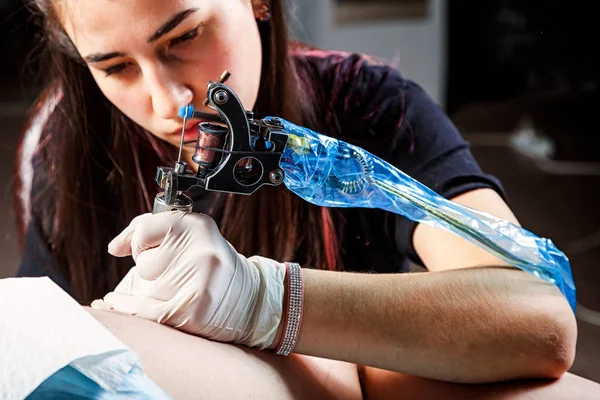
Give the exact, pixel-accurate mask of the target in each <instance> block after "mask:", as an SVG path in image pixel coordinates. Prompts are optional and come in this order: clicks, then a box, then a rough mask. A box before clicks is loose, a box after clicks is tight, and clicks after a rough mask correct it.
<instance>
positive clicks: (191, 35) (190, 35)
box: [169, 25, 200, 47]
mask: <svg viewBox="0 0 600 400" xmlns="http://www.w3.org/2000/svg"><path fill="white" fill-rule="evenodd" d="M199 28H200V25H198V26H197V27H195V28H194V29H192V30H191V31H188V32H186V33H184V34H183V35H181V36H178V37H176V38H174V39H172V40H171V42H170V43H169V46H170V47H175V46H177V45H179V44H182V43H185V42H189V41H191V40H194V39H196V38H197V37H198V30H199Z"/></svg>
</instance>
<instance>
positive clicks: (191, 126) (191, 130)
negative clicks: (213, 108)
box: [169, 120, 202, 136]
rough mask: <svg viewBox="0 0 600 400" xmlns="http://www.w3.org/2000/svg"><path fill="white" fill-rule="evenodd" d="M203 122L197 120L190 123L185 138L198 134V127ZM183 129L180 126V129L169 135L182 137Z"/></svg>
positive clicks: (187, 125)
mask: <svg viewBox="0 0 600 400" xmlns="http://www.w3.org/2000/svg"><path fill="white" fill-rule="evenodd" d="M201 122H202V121H200V120H196V121H192V122H188V123H187V124H186V125H185V126H186V128H185V136H188V135H189V134H190V133H196V134H197V133H198V125H200V123H201ZM181 128H183V127H182V126H180V127H179V128H177V129H176V130H174V131H172V132H171V133H169V135H177V136H181Z"/></svg>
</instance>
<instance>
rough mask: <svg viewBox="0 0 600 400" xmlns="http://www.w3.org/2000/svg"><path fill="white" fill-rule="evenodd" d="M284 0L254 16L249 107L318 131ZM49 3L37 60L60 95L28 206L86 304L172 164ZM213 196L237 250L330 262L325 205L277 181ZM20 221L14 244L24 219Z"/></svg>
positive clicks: (110, 282) (113, 268)
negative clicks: (115, 242) (111, 250)
mask: <svg viewBox="0 0 600 400" xmlns="http://www.w3.org/2000/svg"><path fill="white" fill-rule="evenodd" d="M282 1H283V0H272V1H271V15H272V18H271V20H270V22H260V21H257V23H258V25H259V30H260V34H261V39H262V44H263V71H262V76H261V87H260V92H259V97H258V101H257V105H256V107H255V110H254V112H255V114H256V115H257V116H258V117H261V116H265V115H276V116H281V117H283V118H285V119H288V120H290V121H292V122H295V123H297V124H302V125H304V126H308V127H310V128H312V129H315V130H319V128H320V127H321V124H320V122H319V121H320V120H321V118H320V117H319V116H318V115H317V113H316V111H315V110H317V109H318V105H317V104H315V102H314V101H312V100H313V98H312V97H313V96H312V95H311V94H310V91H309V90H308V88H306V87H304V88H303V87H301V85H300V83H299V82H300V81H302V80H301V79H298V77H297V72H296V70H295V68H294V63H293V61H292V58H291V57H290V54H289V42H288V36H287V28H286V23H285V19H284V10H283V5H282ZM49 3H50V1H48V0H36V1H35V5H36V6H37V8H36V9H37V14H38V15H39V16H40V17H41V21H43V28H44V35H43V40H44V41H43V46H42V47H43V49H44V61H43V63H42V65H44V66H45V69H46V71H47V74H48V75H47V76H46V77H45V82H46V85H45V86H46V88H47V90H46V91H45V93H44V95H43V96H48V95H53V94H56V92H60V93H62V97H61V100H60V101H59V103H58V105H57V107H56V109H55V110H54V112H53V113H52V114H51V116H50V117H49V119H48V121H47V122H46V124H45V126H44V129H43V133H42V138H41V140H40V145H39V146H38V150H37V155H36V157H37V158H39V159H40V160H41V164H40V166H37V167H36V178H35V182H34V187H37V189H36V190H35V193H36V194H35V196H34V197H32V199H31V210H30V212H31V214H32V215H33V216H35V217H36V218H37V219H38V220H39V221H41V222H40V223H41V225H42V226H41V229H42V232H43V233H45V235H46V239H47V240H48V242H49V243H48V245H49V246H50V249H51V251H52V255H53V257H54V259H55V261H56V265H57V266H58V268H60V271H59V272H60V273H61V274H62V275H63V276H64V277H65V278H66V279H67V280H68V282H70V284H71V286H72V290H73V294H74V296H75V298H76V299H77V300H79V301H80V302H82V303H88V302H90V301H91V300H93V299H95V298H99V297H101V296H103V295H104V294H105V293H106V292H108V291H110V290H112V289H113V288H114V287H115V286H116V284H117V283H118V282H119V280H120V279H122V277H123V276H124V275H125V273H126V272H127V270H128V269H129V268H130V267H131V266H132V263H133V261H132V260H131V259H129V258H127V259H117V258H114V257H112V256H110V255H109V254H108V253H107V251H106V248H107V245H108V243H109V241H110V240H111V239H112V238H113V237H114V236H115V235H117V234H118V233H119V232H120V230H122V229H123V228H124V227H125V226H127V224H128V223H129V221H131V219H132V218H134V217H135V216H136V215H139V214H141V213H145V212H149V211H150V210H151V206H152V201H153V198H154V196H155V194H156V190H157V187H156V184H155V183H154V182H153V181H152V178H153V176H154V171H155V168H156V166H157V165H158V164H159V163H172V162H173V161H174V156H175V152H176V149H174V148H172V146H170V145H167V144H166V143H164V142H162V141H160V140H159V139H157V138H155V137H154V136H152V135H151V134H149V133H148V132H146V131H144V130H143V129H142V128H140V127H139V126H138V125H136V124H135V123H133V122H132V121H130V120H129V119H128V118H127V117H126V116H124V115H123V114H122V113H121V112H120V111H118V110H117V109H116V108H115V107H114V106H113V105H112V104H111V103H110V102H109V101H108V100H107V99H106V98H105V97H104V95H103V94H102V93H101V91H100V90H99V88H98V86H97V84H96V83H95V81H94V79H93V78H92V76H91V74H90V72H89V70H88V69H87V67H86V66H85V64H83V63H82V62H81V59H80V58H79V55H78V54H77V51H76V50H75V48H74V46H73V44H72V43H71V41H70V40H69V38H68V37H67V35H66V34H65V33H64V31H63V30H62V28H61V27H60V24H59V21H58V19H57V16H56V14H55V13H54V11H53V7H51V6H50V5H49ZM282 99H285V101H282ZM36 110H37V109H36V108H34V109H33V114H35V112H36ZM37 111H39V110H37ZM163 165H164V164H163ZM166 165H170V164H166ZM21 183H22V182H18V181H17V186H19V185H20V184H21ZM214 202H215V204H214V207H213V209H214V210H215V212H214V213H213V215H218V219H217V218H215V219H217V221H218V223H219V226H220V228H221V231H222V233H223V235H224V237H225V238H226V239H227V240H228V241H229V242H230V243H231V244H232V245H233V246H234V247H235V248H236V249H237V250H238V251H239V252H240V253H242V254H244V255H246V256H250V255H254V254H257V255H262V256H265V257H270V258H273V259H276V260H279V261H289V260H294V261H297V262H300V263H303V264H306V265H310V266H311V267H314V268H322V269H335V268H336V267H337V263H338V262H337V259H338V242H337V238H336V235H335V233H334V228H333V222H332V218H331V216H330V213H329V211H328V210H327V209H321V208H319V207H316V206H313V205H310V204H308V203H306V202H304V201H302V200H301V199H300V198H298V197H296V196H295V195H293V194H292V193H291V192H289V191H288V190H287V189H286V188H285V187H284V185H281V186H279V187H276V188H272V187H266V188H262V189H261V190H259V191H258V192H257V193H255V194H254V195H252V196H241V195H240V196H236V195H224V194H221V195H218V196H216V198H215V200H214ZM15 210H16V213H17V219H18V220H19V215H21V214H22V213H23V212H27V211H28V210H24V204H23V202H22V200H21V199H20V198H19V196H16V198H15ZM18 228H19V231H20V237H21V244H22V243H23V237H24V235H25V233H26V229H27V227H26V226H23V224H20V226H19V227H18Z"/></svg>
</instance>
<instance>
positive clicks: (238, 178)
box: [153, 71, 576, 311]
mask: <svg viewBox="0 0 600 400" xmlns="http://www.w3.org/2000/svg"><path fill="white" fill-rule="evenodd" d="M229 76H230V74H229V72H227V71H225V72H224V73H223V75H221V77H220V79H219V80H218V81H216V82H215V81H210V82H208V84H207V98H206V100H205V103H204V104H205V105H206V106H207V107H209V108H210V109H212V110H215V111H216V114H212V113H203V112H199V111H196V110H195V109H194V107H193V105H187V106H183V107H182V108H181V110H180V116H181V117H182V118H183V120H184V123H183V126H184V129H185V124H186V121H187V120H188V119H190V118H196V119H201V120H204V121H207V122H201V123H200V124H199V126H198V138H197V141H196V151H195V154H194V156H193V157H192V160H193V161H194V162H195V163H196V164H197V165H198V169H197V171H198V172H197V173H194V172H192V171H190V170H188V168H187V165H186V163H184V162H182V161H181V150H182V148H183V144H184V143H183V132H182V141H181V146H180V153H179V154H180V157H179V160H178V161H177V162H176V163H175V166H174V167H173V168H169V167H162V166H159V167H158V168H157V171H156V182H157V184H158V185H159V186H160V188H161V189H163V190H164V191H163V192H162V193H159V194H158V195H157V197H156V199H155V203H154V210H153V212H161V211H167V210H184V211H191V210H192V200H191V198H190V197H188V196H187V195H186V192H187V191H188V190H189V189H190V188H192V187H194V186H200V187H202V188H203V189H205V190H207V191H217V192H228V193H235V194H241V195H251V194H252V193H254V192H255V191H256V190H258V189H259V188H260V187H262V186H264V185H271V186H277V185H280V184H282V183H283V184H284V185H285V186H286V187H287V188H288V189H289V190H291V191H292V192H293V193H295V194H296V195H298V196H300V197H301V198H302V199H304V200H305V201H308V202H310V203H313V204H315V205H318V206H322V207H354V208H356V207H363V208H379V209H382V210H386V211H389V212H392V213H395V214H399V215H403V216H405V217H406V218H408V219H410V220H412V221H416V222H419V223H423V224H427V225H430V226H433V227H436V228H440V229H444V230H447V231H450V232H453V233H455V234H457V235H459V236H461V237H463V238H464V239H466V240H468V241H469V242H471V243H473V244H475V245H477V246H479V247H480V248H482V249H484V250H486V251H487V252H489V253H491V254H493V255H495V256H496V257H498V258H499V259H501V260H503V261H505V262H507V263H508V264H509V265H513V266H515V267H517V268H519V269H521V270H523V271H526V272H529V273H531V274H533V275H534V276H536V277H538V278H541V279H543V280H545V281H547V282H549V283H552V284H554V285H556V286H557V287H558V288H559V289H560V290H561V292H562V293H563V294H564V296H565V297H566V298H567V300H568V301H569V304H570V305H571V308H572V309H573V311H575V304H576V300H575V284H574V281H573V275H572V272H571V266H570V263H569V260H568V258H567V257H566V256H565V254H564V253H562V252H561V251H560V250H559V249H558V248H557V247H556V246H555V245H554V243H553V242H552V241H551V240H549V239H546V238H541V237H539V236H537V235H535V234H534V233H532V232H529V231H527V230H526V229H523V228H522V227H519V226H517V225H515V224H513V223H511V222H508V221H505V220H502V219H499V218H496V217H494V216H493V215H490V214H488V213H484V212H481V211H478V210H475V209H472V208H469V207H466V206H463V205H460V204H458V203H455V202H452V201H450V200H447V199H445V198H443V197H442V196H440V195H438V194H437V193H436V192H434V191H433V190H431V189H429V188H428V187H426V186H425V185H423V184H421V183H420V182H418V181H417V180H415V179H413V178H412V177H410V176H408V175H407V174H405V173H403V172H402V171H400V170H398V169H397V168H395V167H394V166H392V165H390V164H389V163H387V162H386V161H384V160H382V159H380V158H379V157H377V156H375V155H373V154H370V153H369V152H367V151H365V150H364V149H362V148H360V147H358V146H355V145H352V144H349V143H346V142H343V141H341V140H337V139H334V138H331V137H328V136H324V135H321V134H318V133H316V132H314V131H312V130H310V129H307V128H305V127H301V126H298V125H295V124H293V123H291V122H289V121H286V120H284V119H282V118H278V117H265V118H262V119H255V118H254V115H253V113H252V112H250V111H246V110H245V108H244V106H243V105H242V103H241V101H240V99H239V98H238V96H237V95H236V94H235V92H234V91H233V90H232V89H231V88H230V87H228V86H226V85H225V82H226V80H227V79H228V78H229Z"/></svg>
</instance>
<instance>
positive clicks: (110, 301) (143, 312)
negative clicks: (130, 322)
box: [104, 292, 169, 322]
mask: <svg viewBox="0 0 600 400" xmlns="http://www.w3.org/2000/svg"><path fill="white" fill-rule="evenodd" d="M104 303H105V305H107V306H109V308H110V310H111V311H115V312H118V313H121V314H128V315H135V316H138V317H141V318H144V319H148V320H151V321H155V322H161V321H163V320H164V319H165V316H166V315H167V314H168V310H169V308H168V304H167V303H166V302H164V301H161V300H156V299H153V298H150V297H142V296H133V295H130V294H125V293H116V292H111V293H108V294H107V295H106V296H104Z"/></svg>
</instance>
